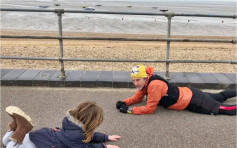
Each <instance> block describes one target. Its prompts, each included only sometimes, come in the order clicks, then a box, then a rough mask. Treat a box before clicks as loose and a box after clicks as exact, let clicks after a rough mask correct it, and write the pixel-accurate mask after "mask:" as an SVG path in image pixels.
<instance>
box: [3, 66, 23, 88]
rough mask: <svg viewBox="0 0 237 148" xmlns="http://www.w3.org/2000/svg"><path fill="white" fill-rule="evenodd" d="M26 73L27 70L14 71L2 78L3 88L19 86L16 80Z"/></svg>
mask: <svg viewBox="0 0 237 148" xmlns="http://www.w3.org/2000/svg"><path fill="white" fill-rule="evenodd" d="M25 71H26V69H13V70H11V71H10V72H9V73H7V74H6V75H4V76H3V77H2V78H1V85H3V86H17V81H16V79H17V78H18V77H19V76H20V75H21V74H22V73H24V72H25Z"/></svg>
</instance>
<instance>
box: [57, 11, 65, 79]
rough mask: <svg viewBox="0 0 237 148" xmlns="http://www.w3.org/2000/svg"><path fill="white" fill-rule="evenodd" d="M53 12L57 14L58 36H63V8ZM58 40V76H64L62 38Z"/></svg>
mask: <svg viewBox="0 0 237 148" xmlns="http://www.w3.org/2000/svg"><path fill="white" fill-rule="evenodd" d="M55 13H57V14H58V29H59V37H62V36H63V33H62V32H63V31H62V14H63V13H64V9H55ZM58 40H59V47H60V58H59V59H60V60H59V61H60V64H61V75H60V78H65V77H66V76H65V70H64V61H63V60H62V58H63V39H62V38H60V39H58Z"/></svg>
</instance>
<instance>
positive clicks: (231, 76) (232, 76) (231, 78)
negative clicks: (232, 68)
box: [224, 73, 236, 83]
mask: <svg viewBox="0 0 237 148" xmlns="http://www.w3.org/2000/svg"><path fill="white" fill-rule="evenodd" d="M224 75H225V76H226V77H227V78H228V79H229V80H230V81H231V82H233V83H236V74H233V73H224Z"/></svg>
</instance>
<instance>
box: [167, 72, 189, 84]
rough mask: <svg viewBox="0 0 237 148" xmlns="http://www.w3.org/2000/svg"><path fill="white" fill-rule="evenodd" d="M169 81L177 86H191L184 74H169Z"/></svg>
mask: <svg viewBox="0 0 237 148" xmlns="http://www.w3.org/2000/svg"><path fill="white" fill-rule="evenodd" d="M170 79H171V80H172V81H173V82H174V83H175V84H176V85H177V86H191V85H190V83H191V82H190V81H189V79H188V78H187V76H186V74H185V73H184V72H172V73H170Z"/></svg>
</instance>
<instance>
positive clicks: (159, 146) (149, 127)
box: [1, 87, 236, 148]
mask: <svg viewBox="0 0 237 148" xmlns="http://www.w3.org/2000/svg"><path fill="white" fill-rule="evenodd" d="M204 91H207V90H204ZM208 91H211V92H219V91H220V90H208ZM135 92H136V90H135V89H112V88H108V89H107V88H106V89H105V88H43V87H39V88H37V87H1V129H2V130H1V137H3V135H4V134H5V132H6V131H7V130H8V128H7V124H8V123H9V122H10V121H11V117H10V116H8V115H7V114H6V113H5V108H6V107H7V106H9V105H16V106H19V107H20V108H22V109H23V111H25V112H26V113H27V114H28V115H30V116H31V118H32V120H33V124H34V125H35V127H34V129H39V128H41V127H61V121H62V119H63V117H64V116H65V113H66V111H67V110H69V109H71V108H74V107H76V106H77V104H79V103H80V102H82V101H85V100H93V101H96V102H97V104H98V105H100V106H102V108H103V110H104V115H105V119H104V122H103V123H102V124H101V125H100V127H99V128H98V129H97V131H99V132H103V133H106V134H118V135H120V136H121V137H122V138H121V139H120V140H119V141H118V142H108V143H107V144H114V145H118V146H119V147H120V148H190V147H195V148H199V147H200V148H220V147H221V148H222V147H225V148H236V116H225V115H218V116H214V115H203V114H197V113H191V112H188V111H175V110H168V109H163V108H162V107H158V109H157V110H156V112H155V113H154V114H152V115H130V114H122V113H120V112H119V111H118V110H117V109H116V108H115V104H116V102H117V101H118V100H122V99H125V98H127V97H129V96H131V95H132V94H134V93H135ZM227 103H230V104H234V103H236V98H231V99H229V100H228V101H227ZM144 104H145V100H144V101H143V103H141V105H144ZM2 147H3V146H2Z"/></svg>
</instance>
